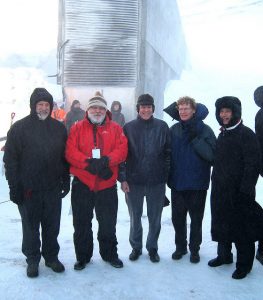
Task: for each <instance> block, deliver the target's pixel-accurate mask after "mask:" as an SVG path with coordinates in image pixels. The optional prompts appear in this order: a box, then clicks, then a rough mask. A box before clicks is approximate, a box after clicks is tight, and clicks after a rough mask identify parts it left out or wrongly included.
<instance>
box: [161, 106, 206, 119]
mask: <svg viewBox="0 0 263 300" xmlns="http://www.w3.org/2000/svg"><path fill="white" fill-rule="evenodd" d="M163 111H164V112H166V113H167V114H168V115H169V116H171V117H172V118H173V120H176V121H181V119H180V116H179V111H178V109H177V103H176V102H174V103H172V104H170V105H169V106H167V107H166V108H164V110H163ZM208 114H209V111H208V108H207V107H206V106H205V105H204V104H201V103H196V112H195V114H194V116H195V119H196V120H200V121H202V120H204V119H205V118H206V117H207V115H208Z"/></svg>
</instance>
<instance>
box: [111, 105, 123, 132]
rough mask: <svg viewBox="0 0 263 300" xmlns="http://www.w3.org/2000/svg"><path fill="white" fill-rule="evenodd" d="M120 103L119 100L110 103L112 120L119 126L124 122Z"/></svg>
mask: <svg viewBox="0 0 263 300" xmlns="http://www.w3.org/2000/svg"><path fill="white" fill-rule="evenodd" d="M121 109H122V106H121V103H120V102H119V101H113V102H112V105H111V109H110V111H111V113H112V121H114V122H116V123H118V124H119V125H120V126H121V127H123V126H124V124H125V118H124V115H123V114H122V113H121Z"/></svg>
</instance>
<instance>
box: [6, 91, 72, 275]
mask: <svg viewBox="0 0 263 300" xmlns="http://www.w3.org/2000/svg"><path fill="white" fill-rule="evenodd" d="M30 108H31V112H30V114H29V115H28V116H27V117H25V118H23V119H21V120H19V121H17V122H16V123H15V124H14V125H13V126H12V127H11V129H10V130H9V132H8V135H7V142H6V145H5V153H4V163H5V168H6V178H7V181H8V184H9V189H10V200H11V201H13V202H14V203H15V204H17V205H18V209H19V212H20V215H21V219H22V227H23V242H22V252H23V254H24V255H25V256H26V261H27V264H28V266H27V276H28V277H37V276H38V267H39V262H40V259H41V255H42V256H43V258H44V259H45V264H46V266H47V267H49V268H51V269H52V270H53V271H54V272H57V273H60V272H63V271H64V270H65V268H64V266H63V264H62V263H61V262H60V261H59V260H58V253H59V244H58V241H57V237H58V234H59V229H60V215H61V199H62V198H63V197H65V196H66V195H67V193H68V192H69V190H70V177H69V173H68V165H67V163H66V161H65V159H64V151H65V144H66V139H67V133H66V128H65V126H64V125H63V124H62V123H60V122H59V121H57V120H55V119H53V118H51V117H50V115H51V112H52V108H53V97H52V95H51V94H50V93H49V92H48V91H47V90H46V89H45V88H36V89H35V90H34V91H33V93H32V95H31V97H30ZM40 225H41V230H42V233H41V236H42V241H41V240H40V232H39V228H40ZM41 242H42V247H41V248H42V249H40V245H41Z"/></svg>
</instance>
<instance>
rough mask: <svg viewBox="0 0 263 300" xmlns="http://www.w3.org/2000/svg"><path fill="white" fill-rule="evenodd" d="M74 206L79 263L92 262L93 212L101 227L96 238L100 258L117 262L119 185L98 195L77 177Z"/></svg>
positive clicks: (73, 199)
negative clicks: (115, 259)
mask: <svg viewBox="0 0 263 300" xmlns="http://www.w3.org/2000/svg"><path fill="white" fill-rule="evenodd" d="M71 204H72V213H73V226H74V235H73V239H74V245H75V253H76V258H77V260H78V261H84V262H89V261H90V259H91V257H92V254H93V232H92V219H93V210H94V208H95V212H96V218H97V221H98V224H99V227H98V236H97V237H98V241H99V247H100V255H101V257H102V259H104V260H106V261H111V260H112V259H114V258H117V257H118V254H117V238H116V222H117V212H118V195H117V187H116V185H115V186H113V187H111V188H108V189H105V190H102V191H99V192H92V191H90V189H89V188H88V186H86V185H85V184H83V183H82V182H80V181H79V180H78V179H77V178H76V177H75V178H74V180H73V182H72V193H71Z"/></svg>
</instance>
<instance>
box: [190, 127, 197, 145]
mask: <svg viewBox="0 0 263 300" xmlns="http://www.w3.org/2000/svg"><path fill="white" fill-rule="evenodd" d="M197 135H198V132H197V128H196V125H195V124H191V125H190V126H189V127H188V138H189V141H190V142H191V141H192V140H193V139H195V138H196V137H197Z"/></svg>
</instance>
